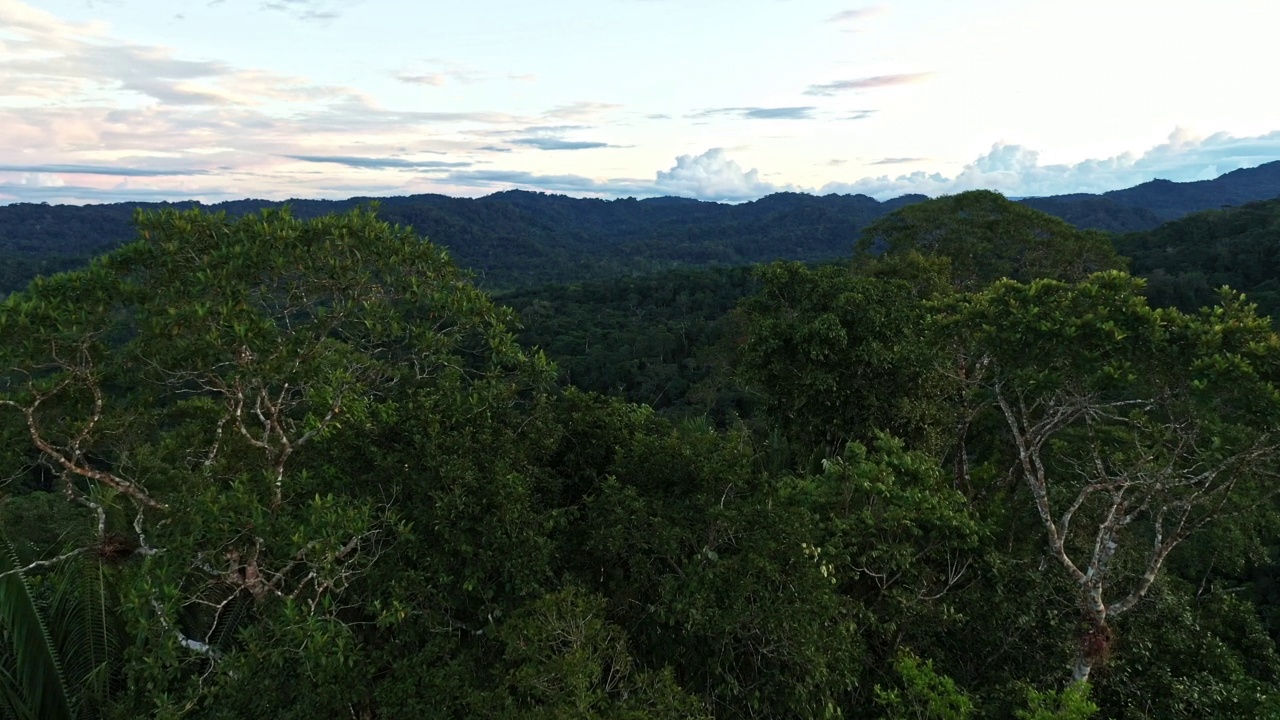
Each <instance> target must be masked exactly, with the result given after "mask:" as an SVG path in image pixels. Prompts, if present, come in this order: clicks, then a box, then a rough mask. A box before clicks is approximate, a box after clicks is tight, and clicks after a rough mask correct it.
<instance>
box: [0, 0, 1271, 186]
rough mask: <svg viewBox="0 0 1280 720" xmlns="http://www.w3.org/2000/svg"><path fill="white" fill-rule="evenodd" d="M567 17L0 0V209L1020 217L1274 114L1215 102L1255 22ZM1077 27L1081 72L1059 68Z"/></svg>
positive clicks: (987, 6)
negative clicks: (870, 207) (1023, 202)
mask: <svg viewBox="0 0 1280 720" xmlns="http://www.w3.org/2000/svg"><path fill="white" fill-rule="evenodd" d="M563 1H564V2H565V3H573V11H572V12H569V11H568V10H565V12H564V13H550V14H549V13H545V12H539V11H538V10H537V9H536V8H533V7H530V6H529V5H528V4H526V3H519V2H516V0H493V2H492V3H489V4H486V5H485V7H484V8H477V7H471V6H463V5H461V4H457V6H456V7H455V6H452V5H451V6H449V7H448V8H442V7H433V8H417V7H414V6H406V5H404V4H402V3H396V2H395V1H394V0H358V2H357V3H351V2H347V3H339V2H336V0H212V1H211V2H207V3H200V4H195V5H191V6H189V7H183V8H182V9H181V12H179V13H178V14H173V12H174V10H173V6H171V5H168V4H166V3H164V2H162V0H113V2H111V3H85V2H83V0H43V1H42V3H41V5H40V7H39V8H37V7H36V6H35V5H33V4H32V3H31V0H0V128H3V130H4V131H3V132H2V133H0V204H7V203H13V202H52V203H94V202H118V201H145V200H179V199H198V200H205V201H219V200H227V199H238V198H244V197H258V198H269V199H286V198H290V197H300V198H305V197H314V198H342V197H350V196H353V195H362V196H378V195H409V194H416V193H427V192H432V193H445V194H451V195H466V196H475V195H483V194H487V193H490V192H495V191H499V190H505V189H511V188H522V189H530V190H540V191H545V192H555V193H565V194H570V195H579V196H591V197H605V198H614V197H628V196H634V197H650V196H659V195H675V196H680V197H689V198H696V199H701V200H714V201H722V202H742V201H747V200H752V199H755V198H759V197H762V196H764V195H768V194H770V193H774V192H783V191H787V192H809V193H818V194H827V193H863V194H867V195H870V196H872V197H876V198H878V199H888V198H892V197H896V196H899V195H903V194H908V193H920V194H925V195H930V196H936V195H941V194H949V193H956V192H962V191H965V190H972V189H979V188H985V189H992V190H997V191H999V192H1002V193H1005V194H1006V195H1009V196H1015V197H1021V196H1041V195H1055V194H1065V193H1074V192H1104V191H1107V190H1114V189H1119V188H1124V187H1129V186H1132V185H1136V184H1139V183H1142V182H1145V181H1148V180H1151V179H1155V178H1165V179H1169V180H1175V181H1187V180H1201V179H1208V178H1212V177H1216V176H1218V175H1221V174H1223V173H1225V172H1229V171H1232V170H1236V169H1239V168H1245V167H1252V166H1256V165H1260V164H1262V163H1265V162H1270V161H1274V160H1280V130H1277V129H1276V128H1275V126H1274V125H1272V126H1268V125H1266V124H1265V123H1267V122H1269V121H1273V120H1274V119H1275V118H1280V98H1277V97H1273V95H1272V94H1268V93H1259V92H1256V91H1251V92H1241V91H1239V90H1235V89H1233V88H1255V89H1256V88H1257V87H1261V86H1265V83H1264V82H1262V80H1265V79H1267V68H1268V67H1269V64H1268V63H1269V58H1268V57H1266V56H1265V47H1267V46H1268V43H1269V42H1270V38H1269V35H1268V32H1267V28H1268V27H1269V25H1268V23H1267V22H1265V21H1264V20H1263V18H1266V17H1270V18H1273V19H1274V20H1275V21H1276V22H1280V6H1277V5H1275V4H1273V3H1269V2H1266V1H1265V0H1239V2H1233V3H1231V4H1222V3H1214V2H1211V0H1189V2H1187V3H1184V4H1180V5H1178V6H1177V7H1172V6H1168V7H1166V6H1161V7H1162V8H1163V10H1162V11H1161V13H1159V14H1157V15H1152V14H1151V13H1145V12H1139V11H1143V9H1144V8H1147V7H1148V6H1153V7H1154V5H1153V3H1154V0H1044V2H1042V3H1034V4H1033V3H1018V2H1016V1H1015V0H975V1H974V2H973V3H953V2H946V0H902V1H901V2H897V3H894V4H893V6H892V7H889V6H888V5H887V4H884V5H859V4H851V3H848V2H847V0H809V1H808V2H806V3H803V4H801V3H783V2H777V1H776V0H747V1H746V2H745V3H729V2H728V0H707V2H705V3H681V2H676V1H675V0H651V1H650V2H620V1H618V0H592V1H591V2H586V0H563ZM356 5H358V6H359V12H356V11H355V10H354V9H353V8H354V7H356ZM1033 6H1034V7H1033ZM567 7H568V5H566V8H567ZM1119 9H1123V10H1125V12H1119V11H1118V10H1119ZM1129 11H1133V12H1129ZM246 14H247V15H248V16H251V17H252V20H253V22H248V23H246V22H245V20H244V18H245V17H246ZM390 15H394V16H395V17H396V18H397V22H396V23H392V24H387V23H377V24H369V23H368V22H367V18H370V17H386V16H390ZM1104 21H1105V22H1104ZM1228 27H1229V28H1232V29H1233V33H1234V34H1232V33H1225V32H1217V30H1216V29H1224V28H1228ZM961 30H963V32H962V31H961ZM1085 31H1087V32H1090V33H1093V35H1094V36H1096V37H1095V38H1094V39H1095V40H1097V42H1098V45H1099V47H1104V46H1105V47H1108V48H1110V50H1109V51H1108V54H1106V55H1105V57H1104V56H1103V55H1102V54H1080V53H1079V52H1078V50H1077V49H1076V47H1075V46H1074V45H1072V44H1071V43H1070V42H1066V41H1063V42H1065V44H1064V45H1062V46H1061V47H1059V46H1058V45H1055V43H1057V42H1058V41H1057V40H1055V39H1054V38H1056V37H1058V36H1059V35H1061V36H1063V37H1066V38H1070V37H1071V35H1072V33H1073V32H1076V33H1077V34H1078V33H1079V32H1085ZM232 35H234V36H235V37H237V42H236V43H235V44H234V45H231V44H227V43H225V42H221V41H220V40H219V38H224V37H228V36H232ZM548 37H555V38H557V40H556V42H555V43H552V44H550V45H549V44H548V43H547V42H546V41H545V39H546V38H548ZM855 40H856V42H854V41H855ZM1193 40H1194V41H1196V42H1197V43H1199V45H1200V46H1202V49H1203V52H1201V53H1198V54H1196V55H1195V56H1192V55H1185V56H1184V55H1171V54H1169V53H1168V52H1167V48H1168V47H1170V46H1171V45H1170V43H1176V42H1177V41H1187V42H1190V41H1193ZM552 45H554V47H552ZM421 47H430V48H431V54H430V55H429V56H427V55H424V54H422V53H421V51H420V48H421ZM335 48H340V51H335ZM1210 55H1211V56H1213V57H1214V58H1215V62H1214V63H1213V65H1212V67H1209V66H1206V65H1205V63H1203V62H1202V61H1199V60H1196V57H1206V56H1210ZM641 56H643V57H645V58H646V59H645V62H643V63H637V62H636V61H635V59H636V58H637V57H641ZM1151 58H1158V59H1159V62H1158V63H1152V62H1148V60H1149V59H1151ZM1225 67H1230V68H1232V73H1233V79H1234V80H1236V81H1238V82H1233V83H1225V82H1223V81H1222V73H1221V72H1220V70H1221V68H1225ZM1251 78H1252V80H1251ZM1240 118H1252V119H1251V120H1249V121H1247V122H1242V121H1240V120H1239V119H1240ZM1186 128H1198V129H1204V128H1207V129H1208V130H1209V131H1210V132H1206V133H1201V134H1197V133H1196V132H1194V131H1192V130H1190V129H1186ZM1170 129H1173V133H1172V134H1171V135H1169V136H1168V137H1167V139H1165V140H1163V141H1162V140H1161V139H1160V138H1161V135H1162V134H1163V133H1167V132H1169V130H1170ZM1153 132H1154V133H1155V134H1154V135H1152V133H1153ZM981 148H989V150H985V151H983V150H980V149H981ZM1118 148H1130V150H1128V151H1122V152H1116V150H1117V149H1118ZM1144 148H1145V149H1144ZM975 156H976V157H975ZM672 158H674V161H673V160H672ZM1082 158H1083V159H1082Z"/></svg>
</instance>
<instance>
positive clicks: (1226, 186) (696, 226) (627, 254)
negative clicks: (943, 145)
mask: <svg viewBox="0 0 1280 720" xmlns="http://www.w3.org/2000/svg"><path fill="white" fill-rule="evenodd" d="M1275 197H1280V162H1273V163H1269V164H1266V165H1261V166H1259V167H1255V168H1248V169H1244V170H1237V171H1235V172H1231V173H1227V174H1226V175H1223V176H1222V177H1219V178H1217V179H1214V180H1205V181H1200V182H1190V183H1175V182H1169V181H1163V180H1157V181H1153V182H1149V183H1144V184H1142V185H1139V186H1137V187H1133V188H1128V189H1125V190H1116V191H1113V192H1109V193H1104V194H1102V195H1088V194H1077V195H1063V196H1057V197H1047V198H1027V199H1023V200H1021V201H1020V202H1022V203H1023V204H1026V205H1028V206H1029V207H1033V208H1035V209H1037V210H1040V211H1042V212H1046V213H1048V214H1050V215H1054V216H1057V217H1060V218H1062V219H1064V220H1066V221H1067V222H1069V223H1071V224H1073V225H1075V226H1077V227H1080V228H1084V229H1096V230H1104V231H1108V232H1136V231H1145V230H1151V229H1153V228H1155V227H1156V226H1158V225H1160V224H1161V223H1162V222H1165V221H1169V220H1173V219H1177V218H1179V217H1182V216H1184V215H1187V214H1189V213H1193V212H1198V211H1201V210H1217V209H1219V208H1221V207H1223V206H1234V205H1241V204H1244V203H1247V202H1252V201H1257V200H1269V199H1271V198H1275ZM924 199H925V197H924V196H922V195H906V196H903V197H900V198H896V199H894V200H889V201H886V202H877V201H876V200H874V199H872V198H870V197H867V196H865V195H827V196H824V197H815V196H813V195H805V194H801V193H777V194H774V195H770V196H768V197H764V198H761V199H760V200H757V201H755V202H748V203H742V204H740V205H725V204H721V203H713V202H699V201H696V200H688V199H684V198H674V197H664V198H650V199H646V200H635V199H630V198H629V199H624V200H613V201H605V200H595V199H574V198H569V197H564V196H561V195H546V194H543V193H532V192H524V191H509V192H500V193H495V194H493V195H489V196H487V197H483V198H479V199H475V200H470V199H464V198H452V197H446V196H443V195H414V196H409V197H391V198H382V199H380V200H379V203H380V213H379V214H380V216H381V217H382V219H384V220H386V221H388V222H391V223H393V224H401V225H408V226H411V227H413V228H414V229H415V230H416V231H417V232H418V233H420V234H422V235H425V236H426V237H428V238H431V239H432V240H433V241H434V242H436V243H438V244H439V245H440V246H441V247H443V248H445V249H446V250H448V251H449V253H450V256H451V257H452V258H453V260H454V261H455V262H457V263H458V264H459V265H460V266H462V267H463V268H466V269H468V270H471V271H472V272H473V273H475V277H474V281H475V282H476V284H477V285H479V286H480V287H482V288H484V289H486V290H488V291H502V290H512V289H516V288H524V287H531V286H537V285H542V284H547V283H570V282H586V281H590V280H601V279H606V278H613V277H619V276H636V275H644V274H650V273H654V272H660V271H662V270H667V269H679V268H688V267H715V266H719V267H731V266H736V265H746V264H751V263H761V262H770V261H773V260H799V261H802V262H817V261H827V260H838V259H843V258H847V257H848V255H849V252H850V249H851V248H852V246H853V243H854V241H855V240H856V239H857V237H858V233H859V232H860V231H861V230H862V229H863V228H864V227H866V226H867V225H868V224H870V223H871V222H874V221H875V220H877V219H879V218H880V217H882V216H884V215H885V214H887V213H890V212H893V211H894V210H897V209H899V208H901V207H904V206H906V205H909V204H912V203H917V202H920V201H923V200H924ZM370 201H371V199H370V198H351V199H349V200H340V201H336V200H290V201H288V203H287V205H288V206H289V208H290V210H291V212H292V213H293V215H294V216H295V217H298V218H315V217H320V216H322V215H325V214H329V213H342V212H349V211H350V210H352V209H354V208H356V207H359V206H362V205H365V204H368V203H369V202H370ZM284 204H286V203H277V202H269V201H266V200H236V201H231V202H224V203H218V204H216V205H212V206H207V207H206V206H202V205H200V204H199V203H195V202H181V203H172V204H171V203H118V204H109V205H89V206H83V207H76V206H66V205H57V206H49V205H43V204H39V205H37V204H29V203H25V204H14V205H7V206H0V257H3V258H4V260H5V261H4V263H3V264H2V265H0V295H3V294H6V293H8V292H11V291H13V290H17V289H19V288H21V287H23V286H25V285H26V283H27V282H28V281H29V280H30V279H31V278H33V277H35V276H36V275H40V274H47V273H49V272H53V271H60V270H66V269H70V268H72V267H77V266H80V265H83V264H85V263H86V262H88V259H89V258H91V257H93V256H95V255H97V254H99V253H102V252H106V251H108V250H111V249H113V248H115V247H117V246H119V245H120V244H122V243H124V242H125V241H127V240H129V239H131V238H132V237H133V236H134V229H133V228H132V227H131V226H130V224H129V220H130V218H131V217H132V215H133V212H134V211H135V210H138V209H145V210H154V211H160V210H165V209H177V210H184V209H193V208H197V207H201V208H203V209H206V210H209V211H212V212H220V211H225V212H226V213H228V214H229V215H232V216H239V215H244V214H246V213H256V212H259V211H261V210H263V209H266V208H273V207H281V206H282V205H284Z"/></svg>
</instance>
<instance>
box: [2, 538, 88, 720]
mask: <svg viewBox="0 0 1280 720" xmlns="http://www.w3.org/2000/svg"><path fill="white" fill-rule="evenodd" d="M18 567H19V566H18V560H17V557H16V556H15V555H14V552H13V546H12V545H10V544H9V543H8V541H6V540H0V627H2V628H3V629H4V633H3V638H4V640H6V641H7V642H8V645H9V647H8V650H9V654H10V655H11V656H12V658H13V661H14V666H13V671H12V675H11V677H10V678H9V681H6V682H4V685H5V697H4V698H3V701H4V703H5V705H6V706H7V709H8V711H9V712H10V713H11V714H13V715H14V716H15V717H27V716H30V717H32V718H36V719H37V720H74V719H75V717H76V713H75V712H73V710H72V707H73V703H72V701H71V696H70V693H69V692H68V687H67V683H66V679H65V677H64V676H63V673H62V667H61V665H60V664H59V662H58V653H57V651H56V650H55V647H54V643H53V638H52V636H51V635H50V634H49V629H48V627H47V626H46V625H45V621H44V618H43V617H41V614H40V610H39V608H38V607H37V606H36V603H35V599H34V598H33V597H32V594H31V588H30V586H29V585H28V584H27V580H26V578H25V577H23V575H22V573H20V572H15V571H16V570H17V568H18Z"/></svg>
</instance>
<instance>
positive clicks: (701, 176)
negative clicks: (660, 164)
mask: <svg viewBox="0 0 1280 720" xmlns="http://www.w3.org/2000/svg"><path fill="white" fill-rule="evenodd" d="M654 187H655V188H656V189H657V190H658V191H659V192H661V193H662V194H664V195H678V196H680V197H691V198H697V199H699V200H730V201H739V200H751V199H754V198H758V197H761V196H763V195H768V194H769V193H773V192H778V191H780V190H790V189H792V188H791V187H790V186H787V187H780V186H777V185H774V184H772V183H769V182H766V181H764V180H761V179H760V171H759V170H756V169H755V168H752V169H751V170H747V171H743V169H742V167H741V166H740V165H738V163H736V162H734V161H733V160H731V159H729V157H728V156H727V155H726V154H725V151H724V150H723V149H722V148H712V149H710V150H708V151H706V152H705V153H703V154H701V155H697V156H694V155H681V156H680V157H678V158H676V164H675V166H673V167H672V168H671V169H669V170H664V171H659V172H658V174H657V179H656V180H655V182H654Z"/></svg>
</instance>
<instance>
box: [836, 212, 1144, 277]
mask: <svg viewBox="0 0 1280 720" xmlns="http://www.w3.org/2000/svg"><path fill="white" fill-rule="evenodd" d="M912 251H916V252H919V253H921V254H923V255H926V256H929V255H941V256H944V257H947V258H949V259H950V261H951V271H952V275H951V279H952V282H953V283H955V285H956V286H957V287H959V288H961V289H965V290H973V289H977V288H979V287H982V286H983V285H986V284H987V283H990V282H992V281H995V280H998V279H1000V278H1002V277H1007V278H1012V279H1014V280H1021V281H1028V280H1032V279H1035V278H1055V279H1058V280H1066V281H1077V280H1082V279H1084V278H1085V277H1087V276H1088V275H1089V274H1090V273H1094V272H1098V271H1100V270H1111V269H1119V268H1123V267H1124V260H1123V258H1121V257H1120V256H1118V255H1117V254H1116V251H1115V249H1114V248H1113V247H1112V245H1111V239H1110V238H1109V237H1108V235H1107V234H1106V233H1103V232H1100V231H1097V230H1080V229H1078V228H1076V227H1074V226H1072V225H1070V224H1068V223H1067V222H1065V221H1063V220H1060V219H1058V218H1056V217H1053V216H1051V215H1046V214H1044V213H1042V212H1040V211H1038V210H1033V209H1031V208H1029V207H1027V206H1025V205H1022V204H1020V203H1015V202H1012V201H1009V200H1006V199H1005V198H1004V196H1002V195H1000V194H999V193H995V192H991V191H989V190H974V191H971V192H965V193H960V194H958V195H951V196H946V197H940V198H937V199H935V200H929V201H926V202H922V203H916V204H914V205H908V206H907V207H904V208H900V209H898V210H895V211H894V212H892V213H890V214H888V215H886V216H884V217H883V218H880V219H879V220H877V221H876V222H874V223H872V224H871V225H869V226H867V227H866V228H865V229H864V230H863V231H862V234H861V235H860V237H859V239H858V242H857V245H856V246H855V252H854V255H855V259H856V260H857V261H858V262H859V263H867V262H869V261H870V260H871V258H873V257H874V256H876V255H879V254H881V253H883V254H886V255H890V256H893V255H899V254H905V253H909V252H912Z"/></svg>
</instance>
